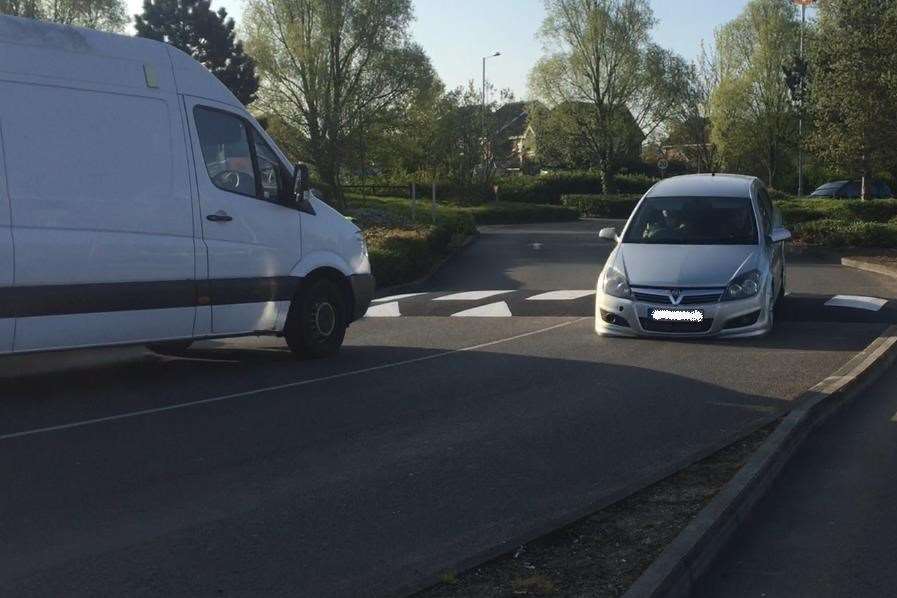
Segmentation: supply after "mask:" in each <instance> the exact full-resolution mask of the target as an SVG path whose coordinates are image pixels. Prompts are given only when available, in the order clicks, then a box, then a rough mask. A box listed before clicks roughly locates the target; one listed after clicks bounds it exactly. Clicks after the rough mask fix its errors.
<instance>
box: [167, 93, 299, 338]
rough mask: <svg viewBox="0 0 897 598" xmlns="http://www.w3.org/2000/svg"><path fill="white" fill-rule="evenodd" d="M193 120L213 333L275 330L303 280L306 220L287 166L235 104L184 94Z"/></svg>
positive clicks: (192, 126) (188, 113) (188, 114)
mask: <svg viewBox="0 0 897 598" xmlns="http://www.w3.org/2000/svg"><path fill="white" fill-rule="evenodd" d="M185 108H186V112H187V118H188V120H189V122H190V123H191V125H190V129H191V135H192V137H193V154H194V163H195V168H196V180H197V186H198V191H199V202H200V208H201V210H200V211H201V219H202V231H203V240H204V242H205V244H206V249H207V253H208V261H209V268H208V270H209V283H208V293H207V297H203V296H202V294H201V296H200V303H203V302H208V303H209V304H211V306H212V333H213V334H216V335H217V334H238V333H246V332H257V331H268V330H274V329H276V328H277V326H278V322H282V321H283V318H284V317H285V315H286V311H287V310H288V309H289V304H290V300H291V299H292V296H293V293H294V292H295V289H296V285H297V281H296V280H295V279H293V278H290V276H289V274H290V272H291V271H292V270H293V267H294V266H295V265H296V264H297V263H298V262H299V258H300V252H301V243H300V219H299V211H298V209H297V206H296V205H295V204H294V203H292V202H289V201H287V199H286V197H287V193H286V184H285V178H286V166H285V165H284V164H283V163H282V161H281V159H280V158H279V156H278V155H277V153H276V152H275V151H274V150H273V149H272V147H271V145H270V144H269V143H268V141H267V140H266V139H265V137H264V135H262V133H261V132H260V130H259V129H258V128H257V127H256V126H255V124H254V123H253V122H252V121H251V120H250V119H249V118H248V117H247V115H246V114H245V113H242V112H240V111H238V110H235V109H234V108H232V107H230V106H226V105H223V104H218V103H216V102H212V101H209V100H205V99H198V98H185Z"/></svg>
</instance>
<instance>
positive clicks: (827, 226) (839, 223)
mask: <svg viewBox="0 0 897 598" xmlns="http://www.w3.org/2000/svg"><path fill="white" fill-rule="evenodd" d="M794 237H795V239H798V240H800V241H803V242H804V243H807V244H808V245H826V246H829V247H897V225H895V224H885V223H881V222H859V221H853V222H849V221H844V220H815V221H813V222H804V223H803V224H799V225H797V226H796V227H795V229H794Z"/></svg>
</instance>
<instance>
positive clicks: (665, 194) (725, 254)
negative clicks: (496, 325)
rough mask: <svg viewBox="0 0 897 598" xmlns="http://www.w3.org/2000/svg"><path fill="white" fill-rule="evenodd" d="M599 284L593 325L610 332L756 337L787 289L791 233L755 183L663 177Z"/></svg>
mask: <svg viewBox="0 0 897 598" xmlns="http://www.w3.org/2000/svg"><path fill="white" fill-rule="evenodd" d="M599 234H600V236H601V237H602V238H605V239H611V240H614V241H616V242H617V246H616V248H615V249H614V250H613V252H612V253H611V254H610V257H609V258H608V260H607V264H606V265H605V266H604V270H603V271H602V272H601V275H600V276H599V278H598V295H597V299H596V302H595V329H596V331H597V332H598V334H602V335H611V336H666V337H697V336H727V337H747V336H759V335H763V334H766V333H768V332H769V331H770V330H772V326H773V319H774V311H775V309H774V308H775V307H776V304H777V302H778V300H779V298H780V297H781V296H782V295H783V294H784V292H785V250H784V243H785V241H787V240H788V239H790V238H791V233H790V232H789V231H788V230H786V229H785V228H783V227H782V223H781V215H780V214H779V213H778V210H776V209H775V208H774V207H773V205H772V201H770V199H769V194H768V193H767V192H766V189H765V188H764V186H763V183H762V182H760V180H759V179H757V178H755V177H747V176H737V175H724V174H716V175H691V176H682V177H674V178H671V179H667V180H664V181H661V182H660V183H658V184H656V185H655V186H654V187H652V188H651V190H650V191H648V193H646V194H645V196H644V197H643V198H642V200H641V201H640V202H639V204H638V206H636V208H635V210H634V211H633V213H632V215H631V216H630V217H629V221H628V222H627V223H626V226H625V227H624V229H623V232H622V234H618V233H617V231H616V229H613V228H605V229H603V230H602V231H601V232H600V233H599Z"/></svg>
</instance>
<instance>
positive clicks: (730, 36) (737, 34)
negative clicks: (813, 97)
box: [710, 0, 800, 187]
mask: <svg viewBox="0 0 897 598" xmlns="http://www.w3.org/2000/svg"><path fill="white" fill-rule="evenodd" d="M799 27H800V23H799V20H798V18H797V13H796V9H795V8H794V6H793V5H792V3H791V2H790V0H751V2H750V3H749V4H748V5H747V6H746V7H745V9H744V10H743V11H742V13H741V15H739V16H738V17H737V18H736V19H735V20H733V21H731V22H729V23H727V24H726V25H724V26H723V27H721V28H720V29H719V30H718V32H717V36H716V45H717V50H718V52H719V58H718V60H719V72H720V81H719V85H718V86H717V88H716V90H715V91H714V93H713V96H712V98H711V108H710V117H711V121H712V124H713V132H712V140H713V142H714V143H715V145H716V147H717V148H719V152H720V157H721V158H722V162H723V164H724V167H725V168H726V169H727V170H728V171H730V172H742V173H750V174H755V175H757V176H762V177H763V178H764V179H765V180H766V182H767V185H768V186H771V187H775V186H777V185H778V186H781V184H783V183H785V182H786V181H787V183H789V184H790V182H791V179H796V177H795V176H794V175H793V174H792V170H791V169H790V166H791V164H790V160H791V156H792V155H793V154H794V153H795V140H796V139H797V118H796V114H797V113H796V110H795V107H794V105H793V103H792V101H791V96H790V92H789V89H788V85H787V83H786V81H785V77H784V76H783V72H782V68H783V65H786V64H788V63H789V62H790V61H791V60H792V56H793V54H794V53H795V51H796V49H797V46H798V42H799V39H800V35H799V31H798V28H799Z"/></svg>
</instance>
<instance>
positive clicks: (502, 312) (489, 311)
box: [452, 301, 511, 318]
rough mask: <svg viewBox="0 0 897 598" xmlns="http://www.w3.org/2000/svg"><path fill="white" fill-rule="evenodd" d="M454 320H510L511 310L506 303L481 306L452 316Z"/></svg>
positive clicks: (500, 302)
mask: <svg viewBox="0 0 897 598" xmlns="http://www.w3.org/2000/svg"><path fill="white" fill-rule="evenodd" d="M452 317H453V318H510V317H511V310H510V308H509V307H508V304H507V303H505V302H504V301H499V302H497V303H490V304H489V305H481V306H480V307H474V308H473V309H467V310H464V311H459V312H458V313H456V314H452Z"/></svg>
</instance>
